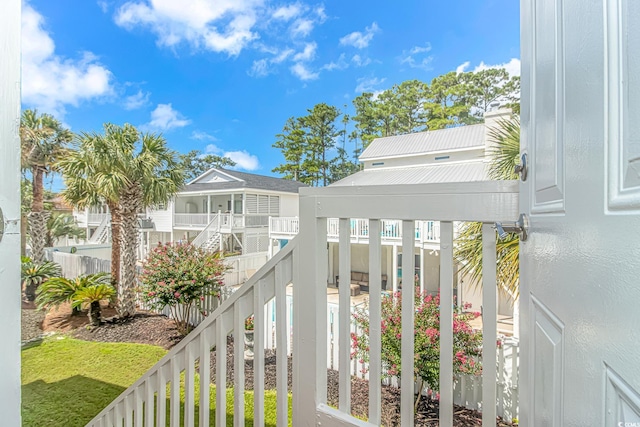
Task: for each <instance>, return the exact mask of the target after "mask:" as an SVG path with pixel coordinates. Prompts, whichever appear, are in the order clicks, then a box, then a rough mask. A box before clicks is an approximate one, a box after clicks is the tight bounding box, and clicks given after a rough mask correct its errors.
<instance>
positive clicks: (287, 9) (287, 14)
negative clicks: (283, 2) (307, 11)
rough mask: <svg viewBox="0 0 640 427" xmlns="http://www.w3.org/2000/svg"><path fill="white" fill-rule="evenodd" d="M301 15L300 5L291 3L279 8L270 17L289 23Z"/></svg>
mask: <svg viewBox="0 0 640 427" xmlns="http://www.w3.org/2000/svg"><path fill="white" fill-rule="evenodd" d="M301 13H302V6H301V5H300V3H293V4H290V5H287V6H281V7H279V8H277V9H276V10H275V12H273V14H272V15H271V17H272V18H273V19H281V20H283V21H289V20H291V19H293V18H295V17H296V16H298V15H300V14H301Z"/></svg>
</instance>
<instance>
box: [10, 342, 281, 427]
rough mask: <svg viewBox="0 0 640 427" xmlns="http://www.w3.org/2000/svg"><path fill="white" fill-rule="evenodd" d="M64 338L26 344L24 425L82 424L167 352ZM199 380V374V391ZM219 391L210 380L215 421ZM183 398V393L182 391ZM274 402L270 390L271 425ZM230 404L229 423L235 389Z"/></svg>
mask: <svg viewBox="0 0 640 427" xmlns="http://www.w3.org/2000/svg"><path fill="white" fill-rule="evenodd" d="M60 338H62V337H54V338H52V339H49V340H46V341H44V342H42V343H40V344H36V345H33V346H30V347H27V348H25V349H23V350H22V421H23V426H49V427H56V426H65V427H66V426H69V427H72V426H84V425H85V424H86V423H87V422H89V421H90V420H91V419H92V418H93V417H94V416H95V415H97V414H98V413H99V412H100V411H101V410H102V409H103V408H104V407H105V406H107V405H108V404H109V403H110V402H111V401H112V400H113V399H115V398H116V397H117V396H118V395H119V394H120V393H122V392H123V391H124V390H125V389H126V388H127V387H129V386H130V385H131V384H133V383H134V382H135V381H136V380H137V379H138V378H140V377H141V376H142V375H143V374H144V373H145V372H146V371H147V370H148V369H149V368H150V367H151V366H153V365H154V364H155V363H156V362H157V361H158V360H160V359H161V358H162V356H164V355H165V354H166V351H165V350H163V349H162V348H160V347H155V346H150V345H143V344H126V343H97V342H88V341H80V340H75V339H71V338H62V339H60ZM197 381H198V378H197V377H196V394H197V390H198V388H199V387H198V384H197ZM215 394H216V393H215V387H213V386H212V387H211V393H210V399H211V402H210V407H211V408H212V409H211V411H210V419H211V421H212V422H213V420H214V419H215ZM196 399H197V396H196ZM183 400H184V396H181V401H182V402H183ZM196 402H197V400H196ZM245 402H246V405H245V418H246V425H249V426H252V425H253V393H252V392H250V391H247V392H245ZM167 407H168V402H167ZM275 407H276V393H275V391H273V390H269V391H266V392H265V425H267V426H275V424H276V410H275ZM181 409H183V408H182V404H181ZM226 409H227V410H226V412H227V425H228V426H232V425H233V389H229V390H227V408H226ZM197 411H198V407H196V412H197ZM181 412H182V410H181ZM289 415H291V395H289ZM289 419H291V417H290V416H289ZM196 423H197V416H196Z"/></svg>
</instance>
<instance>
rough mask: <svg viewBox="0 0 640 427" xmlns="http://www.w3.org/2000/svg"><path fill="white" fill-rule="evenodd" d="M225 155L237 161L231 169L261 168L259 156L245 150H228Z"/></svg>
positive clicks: (252, 169)
mask: <svg viewBox="0 0 640 427" xmlns="http://www.w3.org/2000/svg"><path fill="white" fill-rule="evenodd" d="M223 157H228V158H230V159H231V160H233V161H234V162H236V165H235V166H234V167H233V168H231V169H244V170H247V171H254V170H256V169H259V168H260V162H259V161H258V157H256V156H254V155H253V154H250V153H248V152H247V151H245V150H242V151H227V152H225V153H224V155H223Z"/></svg>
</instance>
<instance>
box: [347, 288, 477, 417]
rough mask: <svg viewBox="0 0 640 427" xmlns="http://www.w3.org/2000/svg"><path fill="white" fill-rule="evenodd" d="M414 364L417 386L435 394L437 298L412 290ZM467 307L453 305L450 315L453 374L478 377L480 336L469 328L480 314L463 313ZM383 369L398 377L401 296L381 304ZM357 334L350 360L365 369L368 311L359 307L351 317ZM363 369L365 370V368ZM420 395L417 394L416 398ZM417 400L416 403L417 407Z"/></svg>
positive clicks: (437, 338) (436, 386)
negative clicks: (363, 366) (451, 323)
mask: <svg viewBox="0 0 640 427" xmlns="http://www.w3.org/2000/svg"><path fill="white" fill-rule="evenodd" d="M414 307H415V323H414V325H415V326H414V334H415V365H414V369H415V371H414V373H413V374H414V375H415V377H416V380H417V382H418V384H419V385H420V386H422V385H423V384H424V383H426V384H427V387H428V389H429V390H433V391H434V392H437V390H438V386H439V375H440V362H439V360H440V295H439V294H438V295H435V296H434V295H431V294H428V293H426V292H420V288H419V287H416V291H415V305H414ZM469 308H470V305H469V304H464V305H462V306H460V305H455V307H454V313H453V354H452V355H451V357H452V359H453V371H454V373H458V374H460V373H469V374H476V375H477V374H480V373H481V370H482V369H481V366H480V363H479V361H478V356H480V353H481V346H482V334H481V332H480V331H476V330H474V329H473V328H472V327H471V326H470V321H471V320H473V319H475V318H477V317H478V316H479V315H480V313H477V312H465V311H464V310H466V309H469ZM381 310H382V311H381V314H382V316H381V317H382V320H381V325H380V326H381V338H382V340H381V341H382V355H381V356H382V366H383V372H384V375H386V376H387V377H391V376H397V377H400V376H401V375H402V374H403V372H402V365H401V360H402V358H401V357H402V356H401V341H402V293H400V292H397V293H395V294H393V295H392V294H387V295H385V296H383V297H382V305H381ZM353 321H354V323H355V324H356V326H357V327H358V331H360V333H359V334H355V333H352V334H351V344H352V352H351V357H352V358H357V359H358V360H359V361H360V362H361V363H363V364H365V366H368V362H369V310H368V307H364V308H360V309H357V310H356V311H355V313H354V314H353ZM365 370H366V368H365ZM419 398H420V393H418V399H419ZM417 403H418V401H416V405H417Z"/></svg>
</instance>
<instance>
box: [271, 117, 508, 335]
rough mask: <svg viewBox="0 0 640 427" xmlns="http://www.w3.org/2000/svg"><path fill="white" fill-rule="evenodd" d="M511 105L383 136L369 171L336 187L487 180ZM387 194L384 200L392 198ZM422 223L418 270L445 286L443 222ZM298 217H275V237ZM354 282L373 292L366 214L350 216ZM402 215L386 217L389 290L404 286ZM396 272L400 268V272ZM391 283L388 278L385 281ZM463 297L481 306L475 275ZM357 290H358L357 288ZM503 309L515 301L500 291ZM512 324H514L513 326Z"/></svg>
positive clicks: (332, 273)
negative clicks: (475, 118)
mask: <svg viewBox="0 0 640 427" xmlns="http://www.w3.org/2000/svg"><path fill="white" fill-rule="evenodd" d="M511 114H512V112H511V110H509V109H501V110H497V111H490V112H487V113H486V114H485V122H484V123H481V124H476V125H470V126H460V127H455V128H449V129H442V130H435V131H426V132H418V133H412V134H406V135H397V136H390V137H385V138H377V139H375V140H374V141H372V142H371V144H370V145H369V146H368V147H367V148H366V149H365V150H364V151H363V153H362V155H361V156H360V158H359V159H360V162H361V163H362V165H363V170H361V171H360V172H357V173H355V174H353V175H350V176H348V177H346V178H344V179H342V180H340V181H338V182H336V183H334V184H332V185H331V186H330V187H367V186H380V185H416V184H430V183H459V182H475V181H486V180H488V179H489V178H488V176H487V163H488V158H487V151H488V149H489V148H490V146H491V144H492V142H491V138H490V136H489V129H491V128H494V127H495V126H496V125H497V124H498V123H499V122H500V121H501V120H508V119H510V117H511ZM389 202H390V201H389V200H388V199H387V200H385V199H381V200H380V203H389ZM423 219H424V220H423V221H417V222H416V229H415V248H414V258H415V260H414V265H415V271H414V274H415V275H416V276H418V277H419V283H420V285H421V289H424V290H426V291H428V292H437V290H438V289H439V286H440V272H439V265H440V260H439V258H438V256H439V251H440V225H439V223H438V222H437V221H431V220H430V219H429V218H423ZM297 221H298V219H297V218H272V219H271V227H270V236H271V237H272V238H278V239H282V238H287V236H288V237H289V238H290V237H291V236H293V235H295V234H296V233H297V231H298V226H297ZM350 228H351V231H350V234H351V247H350V251H351V270H352V272H353V273H352V277H351V278H350V279H351V282H353V283H362V285H361V286H360V290H363V291H368V283H367V282H368V276H364V277H362V276H361V275H360V274H359V273H363V272H366V271H369V246H368V243H369V228H368V221H367V220H364V219H352V220H350ZM401 228H402V227H401V222H400V221H398V220H385V219H383V220H382V235H381V239H382V253H381V260H380V261H381V270H382V280H383V284H382V286H383V289H384V288H385V285H386V289H388V290H396V289H399V288H401V280H402V264H403V263H402V232H401ZM327 231H328V241H329V275H328V277H327V281H328V283H330V284H335V283H336V282H337V281H339V279H337V277H338V276H339V273H338V270H339V250H338V246H337V242H338V234H339V227H338V219H337V218H330V219H328V225H327ZM393 272H396V274H394V273H393ZM385 282H386V283H385ZM454 285H455V286H456V291H457V297H458V298H459V300H462V301H465V302H469V303H471V304H472V309H474V310H478V311H480V310H481V305H482V295H481V292H480V287H479V286H476V284H475V283H472V282H471V281H470V280H469V279H467V278H464V277H458V276H456V279H455V282H454ZM356 292H357V291H356ZM499 314H500V315H502V316H506V317H510V316H511V315H512V314H513V301H512V299H511V298H510V297H509V296H508V295H501V296H500V304H499ZM507 328H508V327H507Z"/></svg>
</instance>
